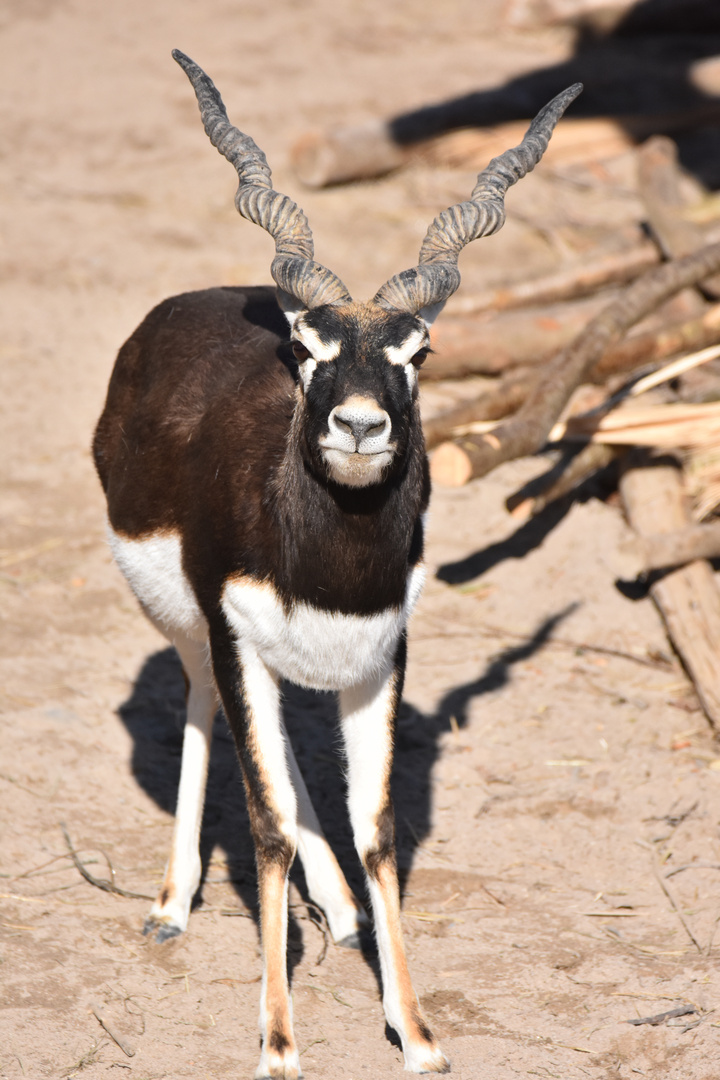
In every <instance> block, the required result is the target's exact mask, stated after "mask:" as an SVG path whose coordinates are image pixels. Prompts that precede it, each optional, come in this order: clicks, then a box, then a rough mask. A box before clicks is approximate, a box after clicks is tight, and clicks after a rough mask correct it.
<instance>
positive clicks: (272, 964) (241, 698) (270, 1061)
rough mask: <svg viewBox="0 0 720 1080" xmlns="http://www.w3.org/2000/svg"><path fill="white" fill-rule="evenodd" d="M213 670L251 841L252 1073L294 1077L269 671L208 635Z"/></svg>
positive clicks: (281, 817) (292, 799)
mask: <svg viewBox="0 0 720 1080" xmlns="http://www.w3.org/2000/svg"><path fill="white" fill-rule="evenodd" d="M213 663H214V666H215V676H216V679H217V682H218V686H219V688H220V693H221V695H222V699H223V705H224V706H225V712H226V715H227V718H228V721H229V723H230V727H231V729H232V733H233V736H234V738H235V744H236V746H237V751H238V756H239V758H240V765H241V767H242V772H243V780H244V783H245V793H246V796H247V804H248V812H249V815H250V827H251V829H252V834H253V839H254V841H255V858H256V861H257V874H258V892H259V899H260V937H261V947H262V962H263V976H262V987H261V997H260V1035H261V1038H262V1050H261V1054H260V1064H259V1065H258V1068H257V1072H256V1073H255V1076H256V1080H264V1078H267V1077H272V1078H273V1080H280V1078H282V1080H297V1078H298V1077H299V1076H300V1075H301V1073H300V1059H299V1056H298V1052H297V1047H296V1044H295V1036H294V1034H293V1027H292V1007H291V1002H290V992H289V987H288V978H287V922H288V901H287V893H288V873H289V870H290V867H291V865H292V862H293V859H294V858H295V852H296V849H297V800H296V796H295V791H294V789H293V784H292V779H291V776H290V770H289V767H288V760H287V749H286V736H285V732H284V728H283V723H282V717H281V709H280V692H279V689H278V684H277V679H276V678H275V676H274V675H273V674H272V673H271V672H270V671H269V669H268V668H267V667H266V666H265V664H264V663H263V662H262V660H261V659H260V658H259V657H258V656H257V653H255V651H254V650H252V649H250V648H243V647H242V646H241V647H239V648H236V647H235V646H234V644H233V643H232V642H230V641H223V642H222V643H221V644H219V645H216V644H215V642H214V643H213Z"/></svg>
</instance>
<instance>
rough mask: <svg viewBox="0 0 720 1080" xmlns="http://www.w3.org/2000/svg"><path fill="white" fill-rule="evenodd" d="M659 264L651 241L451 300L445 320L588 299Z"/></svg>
mask: <svg viewBox="0 0 720 1080" xmlns="http://www.w3.org/2000/svg"><path fill="white" fill-rule="evenodd" d="M696 246H697V245H696ZM659 262H660V252H659V251H658V247H657V245H656V244H655V243H653V241H652V240H644V241H642V242H641V243H639V244H638V245H637V246H636V247H633V248H629V249H628V250H627V251H617V252H613V254H611V255H605V256H603V257H602V258H599V259H595V260H594V261H592V262H583V263H582V264H581V265H579V266H572V267H570V268H569V269H566V270H559V271H558V272H557V273H555V274H546V275H544V276H543V277H539V278H532V279H531V280H530V281H520V282H517V283H516V284H513V285H506V286H504V287H502V288H499V289H489V290H488V291H487V292H484V293H479V294H478V295H476V296H467V297H465V296H463V297H458V298H456V297H451V299H450V302H449V303H448V305H447V306H446V308H445V317H446V319H447V317H448V316H451V317H454V316H458V315H460V316H461V315H477V314H479V313H480V312H483V311H508V310H510V309H513V308H521V307H531V306H533V305H538V306H539V305H540V304H556V303H558V302H559V301H562V300H576V299H577V298H578V297H582V296H589V295H590V294H591V293H594V292H597V291H598V290H599V289H603V288H607V286H608V285H622V284H624V283H625V282H626V281H632V280H633V279H634V278H636V277H638V276H639V275H640V274H642V273H643V271H645V270H649V269H650V267H651V266H657V264H658V263H659Z"/></svg>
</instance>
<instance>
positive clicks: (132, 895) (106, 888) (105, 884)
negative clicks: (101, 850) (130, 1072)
mask: <svg viewBox="0 0 720 1080" xmlns="http://www.w3.org/2000/svg"><path fill="white" fill-rule="evenodd" d="M60 828H61V829H62V834H63V836H64V837H65V843H66V844H67V847H68V853H69V855H70V858H71V859H72V861H73V863H74V864H75V867H76V869H77V870H78V871H79V873H80V874H81V875H82V876H83V877H84V878H85V880H86V881H87V882H88V884H90V885H94V886H95V888H96V889H102V891H103V892H109V893H115V895H116V896H125V897H127V898H128V899H129V900H152V899H153V897H152V896H146V895H145V894H144V893H136V892H129V890H127V889H121V888H120V886H119V885H115V884H114V883H113V882H112V881H105V880H103V879H102V878H96V877H94V876H93V874H91V873H90V871H89V870H86V869H85V867H84V866H83V864H82V863H81V862H80V859H79V858H78V854H77V852H76V850H75V848H74V847H73V843H72V840H71V839H70V836H69V834H68V831H67V828H66V826H65V824H64V822H62V821H61V822H60ZM105 858H106V859H107V855H106V856H105ZM108 863H109V860H108ZM110 873H111V874H112V876H113V877H114V876H115V871H114V870H113V868H112V865H111V864H110ZM108 1034H109V1032H108Z"/></svg>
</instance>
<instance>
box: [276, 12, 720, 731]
mask: <svg viewBox="0 0 720 1080" xmlns="http://www.w3.org/2000/svg"><path fill="white" fill-rule="evenodd" d="M601 8H602V9H603V10H602V11H601ZM627 8H628V3H627V0H617V3H615V4H614V6H613V10H612V12H611V14H612V17H613V19H617V18H618V17H620V16H622V15H623V13H624V12H625V10H626V9H627ZM571 9H572V11H573V12H575V13H579V14H580V15H582V17H583V18H584V19H586V20H587V18H594V17H595V16H596V15H597V17H598V18H601V19H602V18H606V17H607V11H608V5H607V4H606V3H605V4H604V5H603V4H600V3H599V2H596V0H582V2H578V0H517V2H515V3H514V5H513V7H512V11H513V12H514V15H513V18H516V19H520V20H523V19H525V20H530V21H531V22H532V20H533V19H537V20H540V21H541V22H542V21H543V20H545V21H546V22H547V23H552V22H553V21H556V20H557V19H560V20H562V19H565V18H566V17H567V16H568V12H569V11H570V10H571ZM573 17H574V16H573ZM436 111H437V110H436ZM440 111H442V107H440ZM719 121H720V98H718V97H716V98H714V99H710V100H706V101H704V102H702V103H700V104H697V105H695V106H694V107H692V108H689V107H685V108H683V109H680V110H678V111H676V112H670V113H666V114H663V115H655V116H652V117H649V118H648V117H647V116H623V117H621V118H619V119H618V118H612V117H594V118H589V119H588V118H580V119H574V118H569V119H564V120H563V121H561V123H560V125H559V126H558V128H557V130H556V132H555V134H554V136H553V140H552V142H551V144H550V148H549V150H548V153H547V155H546V160H545V164H546V165H549V166H550V167H551V168H552V167H553V166H555V167H558V166H560V167H564V166H567V165H568V164H571V165H572V164H573V163H578V162H581V163H584V164H585V166H587V167H588V168H589V169H593V168H596V169H597V168H598V167H597V164H596V163H597V161H598V159H599V158H606V159H607V158H611V157H612V156H613V155H618V154H625V155H628V153H631V154H632V155H634V156H635V158H636V168H637V182H636V189H637V192H636V193H637V196H638V197H639V201H640V202H641V204H642V207H643V210H644V214H643V220H642V221H641V222H638V223H637V227H635V228H634V230H631V231H630V233H629V234H628V237H629V238H631V239H630V242H629V243H628V244H626V245H625V246H624V247H623V246H620V248H619V249H618V248H617V247H616V248H615V250H613V251H612V252H608V251H604V252H598V254H597V256H595V257H592V256H588V257H585V258H584V259H583V261H582V263H581V264H580V263H577V262H576V263H575V264H574V265H570V266H567V265H566V266H564V267H563V268H562V269H560V270H558V271H556V272H554V273H552V274H548V275H546V276H543V277H539V278H538V277H535V278H532V279H530V280H525V281H513V282H511V283H508V284H507V285H505V286H503V287H499V288H494V289H491V290H489V291H487V292H485V293H482V294H475V295H469V296H468V295H465V296H461V297H460V298H452V299H451V301H450V302H449V303H448V305H447V308H446V311H445V312H444V313H443V316H442V318H441V319H440V320H439V321H438V323H437V324H436V326H435V327H434V328H433V332H432V337H433V350H434V351H433V353H432V354H431V355H430V356H429V358H428V360H427V361H426V363H425V364H424V365H423V367H422V369H421V372H420V376H421V379H423V380H424V381H425V382H430V381H441V380H461V379H463V378H465V377H466V376H483V377H485V383H484V386H483V391H482V393H480V394H478V393H477V391H476V394H475V396H468V395H461V397H462V398H463V399H462V400H461V401H460V402H459V403H458V404H456V405H455V406H454V407H453V408H451V409H448V410H446V411H445V412H442V413H440V414H439V415H435V416H433V417H431V418H429V419H428V420H426V422H425V436H426V442H427V445H428V448H429V449H430V450H431V451H432V453H431V474H432V477H433V480H434V482H436V483H441V484H448V485H461V484H464V483H466V482H467V481H468V480H471V479H473V478H478V477H482V476H484V475H486V474H487V473H488V472H490V471H491V470H492V469H494V468H495V467H497V466H498V465H500V464H502V463H503V462H506V461H509V460H512V459H514V458H518V457H521V456H526V455H532V454H536V453H538V452H540V451H542V450H545V449H547V448H548V447H552V446H554V447H556V448H557V450H559V451H560V463H559V465H555V466H554V467H553V468H552V469H550V470H549V472H548V473H547V476H546V478H545V481H543V479H542V478H541V479H540V480H538V481H534V482H533V487H534V491H533V496H532V498H531V499H530V498H526V497H524V496H523V493H518V495H517V497H513V499H511V500H509V508H511V509H512V510H513V512H514V513H515V514H518V515H522V514H528V513H530V514H538V513H541V512H542V511H543V510H544V509H545V507H547V506H548V504H549V503H551V502H553V501H554V500H556V499H558V498H561V497H571V496H572V493H573V491H574V489H575V488H576V487H578V485H580V484H582V483H583V482H584V481H586V480H587V479H588V478H589V477H590V476H592V475H593V474H594V473H597V472H598V471H599V470H602V469H605V468H606V467H607V466H608V465H609V464H610V463H613V464H614V468H615V469H617V473H618V475H619V481H618V483H619V490H620V495H621V499H622V502H623V506H624V508H625V512H626V515H627V518H628V521H629V523H630V524H631V526H632V528H633V529H634V532H635V537H636V552H635V554H636V556H637V560H638V563H639V565H640V568H641V573H642V574H643V575H646V576H648V575H649V577H648V580H649V582H650V594H651V596H652V597H653V600H654V601H655V603H656V605H657V607H658V609H659V611H660V613H661V615H662V617H663V619H664V621H665V624H666V627H667V631H668V634H669V637H670V639H671V641H672V642H673V645H674V647H675V649H676V650H677V652H678V654H679V655H680V657H681V659H682V661H683V663H684V665H685V667H686V669H687V671H688V672H689V674H690V675H691V677H692V678H693V681H694V683H695V686H696V689H697V693H698V698H699V700H700V702H701V704H702V706H703V708H704V710H705V712H706V715H707V716H708V718H709V719H710V720H711V722H712V723H714V724H717V725H718V727H719V729H720V664H718V662H717V657H718V656H719V655H720V589H718V586H717V584H716V581H715V576H714V574H713V570H712V567H711V565H710V562H709V560H710V559H714V558H720V510H719V508H720V344H719V343H720V225H719V223H718V219H720V201H719V200H718V199H717V198H715V199H713V197H708V196H707V193H705V197H704V200H703V202H702V204H699V205H698V206H696V207H694V208H693V207H688V205H687V201H688V193H687V181H685V180H684V178H683V175H682V172H681V170H680V168H679V165H678V160H677V149H676V146H675V144H674V143H673V141H672V140H671V139H670V138H668V134H670V133H673V132H678V131H683V130H688V129H692V128H697V127H700V126H702V125H707V124H715V125H716V124H717V123H718V122H719ZM440 126H441V127H442V125H440ZM526 126H527V124H526V122H523V121H518V122H516V121H511V122H507V123H503V124H499V125H497V126H495V127H493V128H473V129H464V130H455V131H452V130H448V131H445V132H444V133H442V134H439V135H435V136H434V137H432V138H425V139H421V140H419V141H416V142H412V143H405V144H403V145H400V144H399V143H398V142H396V141H395V140H394V139H393V136H392V127H391V125H390V123H385V122H373V123H371V124H369V125H366V126H365V127H364V128H354V129H351V128H336V129H334V130H333V131H330V132H327V131H326V132H321V133H309V134H307V135H306V136H304V137H303V139H301V140H300V141H299V142H298V143H297V144H296V146H295V147H294V149H293V152H292V161H293V164H294V167H295V170H296V172H297V173H298V175H299V177H300V178H301V179H302V180H303V181H304V182H305V183H306V184H308V185H310V186H313V187H322V186H325V185H328V184H333V183H338V182H344V181H347V180H353V179H363V178H368V177H372V176H377V175H381V174H382V173H384V172H389V171H391V170H393V169H397V168H399V167H402V166H403V165H406V164H408V163H409V162H413V161H415V162H421V163H422V164H423V165H425V166H427V165H431V166H432V165H436V166H441V167H444V168H448V167H458V168H465V169H470V168H472V169H481V168H483V167H484V166H485V165H486V164H487V162H488V160H489V159H490V158H492V157H493V156H495V155H496V154H498V153H500V152H502V151H503V150H505V149H507V147H508V146H512V145H514V144H516V143H518V142H519V141H520V139H521V138H522V135H523V133H524V131H525V129H526ZM658 131H661V132H664V133H665V134H663V135H658V134H657V132H658ZM648 136H650V137H648ZM643 140H646V141H644V142H643ZM638 144H641V145H638ZM600 171H602V167H600ZM455 386H456V388H457V383H455ZM660 388H664V389H662V391H661V389H660ZM653 395H654V396H653ZM716 513H717V516H715V515H716Z"/></svg>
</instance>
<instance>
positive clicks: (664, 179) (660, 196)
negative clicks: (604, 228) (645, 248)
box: [638, 135, 720, 299]
mask: <svg viewBox="0 0 720 1080" xmlns="http://www.w3.org/2000/svg"><path fill="white" fill-rule="evenodd" d="M681 177H682V174H681V172H680V165H679V163H678V148H677V145H676V144H675V143H674V142H673V140H672V139H668V138H667V137H666V136H664V135H655V136H653V137H652V138H650V139H648V140H647V142H646V143H644V145H643V146H641V147H640V149H639V150H638V188H639V191H640V197H641V198H642V200H643V202H644V204H645V210H646V212H647V219H648V225H649V226H650V230H651V232H652V235H653V237H654V238H655V240H656V241H657V244H658V247H659V248H660V250H661V251H662V253H663V255H664V256H665V258H667V259H677V258H681V257H682V256H683V255H689V254H690V253H691V252H693V251H697V249H698V248H699V247H701V246H702V244H704V243H707V239H706V230H705V229H703V228H702V227H701V226H700V225H697V224H695V223H694V222H692V221H687V220H686V219H685V218H684V217H683V209H684V199H683V197H682V193H681V189H680V181H681ZM701 285H702V291H703V293H705V294H706V295H707V296H709V297H712V298H713V299H717V298H718V297H720V278H717V277H714V278H709V279H708V280H707V281H703V282H702V283H701Z"/></svg>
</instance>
